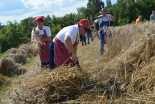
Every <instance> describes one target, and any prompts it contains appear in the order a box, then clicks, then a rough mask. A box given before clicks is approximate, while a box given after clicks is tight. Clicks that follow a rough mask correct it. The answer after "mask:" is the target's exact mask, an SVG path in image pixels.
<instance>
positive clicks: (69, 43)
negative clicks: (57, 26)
mask: <svg viewBox="0 0 155 104" xmlns="http://www.w3.org/2000/svg"><path fill="white" fill-rule="evenodd" d="M64 42H65V46H66V48H67V49H68V50H69V51H70V52H71V53H72V59H73V60H75V62H76V61H78V57H77V56H76V50H77V47H75V48H74V47H73V45H72V41H71V38H70V37H69V36H67V35H66V36H65V39H64Z"/></svg>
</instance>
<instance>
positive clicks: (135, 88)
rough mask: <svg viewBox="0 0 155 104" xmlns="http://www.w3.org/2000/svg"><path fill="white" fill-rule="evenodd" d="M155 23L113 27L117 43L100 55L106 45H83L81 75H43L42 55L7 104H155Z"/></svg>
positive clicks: (74, 71) (65, 70) (71, 71)
mask: <svg viewBox="0 0 155 104" xmlns="http://www.w3.org/2000/svg"><path fill="white" fill-rule="evenodd" d="M154 27H155V22H144V23H141V24H137V25H135V24H128V25H125V26H118V27H110V29H111V31H112V34H113V40H112V44H111V45H110V44H108V45H106V46H105V53H104V54H103V55H102V56H100V55H99V47H100V41H99V40H98V39H97V38H95V41H94V42H91V43H90V44H89V45H86V46H82V45H81V43H80V44H79V46H78V56H79V63H80V66H81V71H80V70H79V68H78V67H77V66H75V67H59V68H56V69H54V70H52V71H51V72H49V71H48V69H44V70H43V71H41V69H40V60H39V57H38V56H36V57H34V58H32V59H33V60H32V61H30V62H29V63H27V64H25V65H24V67H25V69H26V70H27V71H26V73H25V74H23V75H20V76H18V77H16V78H15V79H14V80H12V82H11V86H10V87H9V88H8V90H7V91H5V92H3V94H1V95H0V96H1V100H0V101H1V103H2V104H8V103H11V104H25V103H26V104H27V103H36V104H37V103H43V104H51V103H68V104H69V103H80V104H85V103H89V104H92V103H93V104H125V103H126V104H146V103H147V104H154V103H155V29H154Z"/></svg>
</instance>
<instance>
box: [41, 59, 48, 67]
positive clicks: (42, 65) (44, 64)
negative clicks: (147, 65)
mask: <svg viewBox="0 0 155 104" xmlns="http://www.w3.org/2000/svg"><path fill="white" fill-rule="evenodd" d="M48 64H49V62H47V63H43V62H42V61H41V68H43V67H46V66H47V65H48Z"/></svg>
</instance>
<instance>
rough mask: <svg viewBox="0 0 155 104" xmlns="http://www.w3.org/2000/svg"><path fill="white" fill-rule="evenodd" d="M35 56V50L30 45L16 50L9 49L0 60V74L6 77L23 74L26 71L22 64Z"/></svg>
mask: <svg viewBox="0 0 155 104" xmlns="http://www.w3.org/2000/svg"><path fill="white" fill-rule="evenodd" d="M36 54H37V50H36V49H35V48H34V45H33V44H32V43H28V44H25V45H21V46H20V47H19V48H18V49H15V48H11V49H9V50H8V51H6V52H5V55H4V56H3V57H2V58H1V60H0V74H3V75H7V76H12V75H19V74H24V73H25V72H26V69H25V68H24V66H23V64H25V63H26V62H27V61H28V60H30V58H31V57H32V56H36Z"/></svg>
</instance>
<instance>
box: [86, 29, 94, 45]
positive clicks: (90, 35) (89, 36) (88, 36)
mask: <svg viewBox="0 0 155 104" xmlns="http://www.w3.org/2000/svg"><path fill="white" fill-rule="evenodd" d="M92 32H93V29H92V28H91V32H90V34H87V41H88V44H89V38H91V41H92V42H93V41H94V39H93V35H92Z"/></svg>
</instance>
